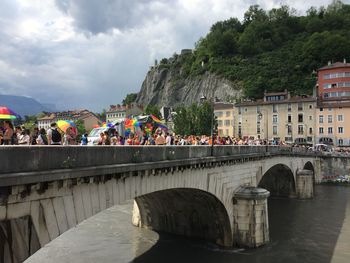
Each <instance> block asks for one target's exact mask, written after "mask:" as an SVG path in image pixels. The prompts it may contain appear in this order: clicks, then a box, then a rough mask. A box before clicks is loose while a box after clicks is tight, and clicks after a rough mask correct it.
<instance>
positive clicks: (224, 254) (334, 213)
mask: <svg viewBox="0 0 350 263" xmlns="http://www.w3.org/2000/svg"><path fill="white" fill-rule="evenodd" d="M315 191H316V192H315V195H316V196H315V199H313V200H308V201H301V200H296V199H270V200H269V220H270V238H271V242H270V244H268V245H266V246H264V247H262V248H260V249H255V250H243V249H242V250H234V251H225V250H221V249H219V248H217V247H215V246H212V245H209V244H205V243H201V242H197V241H190V240H186V239H183V238H180V237H174V236H171V235H165V234H160V236H159V241H158V242H157V243H156V244H155V245H154V246H153V247H152V248H151V249H150V250H148V251H147V252H146V253H144V254H143V255H140V256H139V257H137V258H136V259H135V260H134V262H137V263H141V262H142V263H146V262H147V263H148V262H149V263H151V262H192V263H193V262H208V263H221V262H222V263H228V262H259V263H260V262H261V263H265V262H266V263H267V262H283V263H289V262H305V263H307V262H313V263H314V262H318V263H322V262H325V263H326V262H344V263H345V262H350V254H349V257H348V258H344V261H343V260H342V259H341V258H339V259H338V260H336V261H334V258H333V261H332V257H333V252H334V250H335V246H336V244H337V241H338V237H339V235H340V231H341V229H342V228H343V229H344V228H347V229H349V227H350V226H349V225H345V223H344V219H345V215H346V209H347V207H348V209H349V202H350V187H338V186H317V187H316V189H315ZM348 223H349V221H347V223H346V224H348ZM340 241H341V240H340ZM348 241H349V242H350V237H349V239H348ZM339 245H340V246H341V248H342V249H348V251H349V253H350V243H345V244H339V243H338V246H339ZM343 252H344V251H343ZM345 260H346V261H345Z"/></svg>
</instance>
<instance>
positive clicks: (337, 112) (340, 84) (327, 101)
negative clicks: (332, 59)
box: [316, 60, 350, 146]
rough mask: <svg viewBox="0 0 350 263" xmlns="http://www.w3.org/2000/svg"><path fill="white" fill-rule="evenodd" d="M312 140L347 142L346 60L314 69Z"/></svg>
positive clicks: (349, 78) (349, 93) (349, 84)
mask: <svg viewBox="0 0 350 263" xmlns="http://www.w3.org/2000/svg"><path fill="white" fill-rule="evenodd" d="M317 97H318V100H317V110H316V143H327V144H333V145H335V146H350V63H346V61H345V60H344V62H336V63H333V64H331V63H329V64H328V65H327V66H325V67H322V68H320V69H319V70H318V80H317Z"/></svg>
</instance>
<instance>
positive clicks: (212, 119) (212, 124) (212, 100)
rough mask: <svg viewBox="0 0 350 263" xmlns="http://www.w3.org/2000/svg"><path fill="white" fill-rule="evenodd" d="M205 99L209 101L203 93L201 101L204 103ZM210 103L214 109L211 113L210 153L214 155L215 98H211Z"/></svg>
mask: <svg viewBox="0 0 350 263" xmlns="http://www.w3.org/2000/svg"><path fill="white" fill-rule="evenodd" d="M205 101H208V99H207V97H206V96H204V95H202V96H201V97H200V102H201V103H203V102H205ZM209 101H210V105H211V107H212V109H213V112H212V113H211V124H210V137H211V147H210V155H211V156H214V103H215V101H214V98H211V99H210V100H209Z"/></svg>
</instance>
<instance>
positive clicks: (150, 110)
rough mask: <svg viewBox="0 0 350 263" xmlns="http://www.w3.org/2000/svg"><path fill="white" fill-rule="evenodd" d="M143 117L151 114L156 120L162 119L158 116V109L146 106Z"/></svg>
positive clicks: (153, 106) (149, 105) (154, 106)
mask: <svg viewBox="0 0 350 263" xmlns="http://www.w3.org/2000/svg"><path fill="white" fill-rule="evenodd" d="M144 114H145V115H151V114H153V115H154V116H156V117H157V118H158V119H161V118H162V115H161V114H160V111H159V108H158V107H157V106H156V105H151V104H148V105H147V106H146V108H145V111H144Z"/></svg>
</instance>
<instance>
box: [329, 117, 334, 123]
mask: <svg viewBox="0 0 350 263" xmlns="http://www.w3.org/2000/svg"><path fill="white" fill-rule="evenodd" d="M332 122H333V118H332V115H328V123H332Z"/></svg>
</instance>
